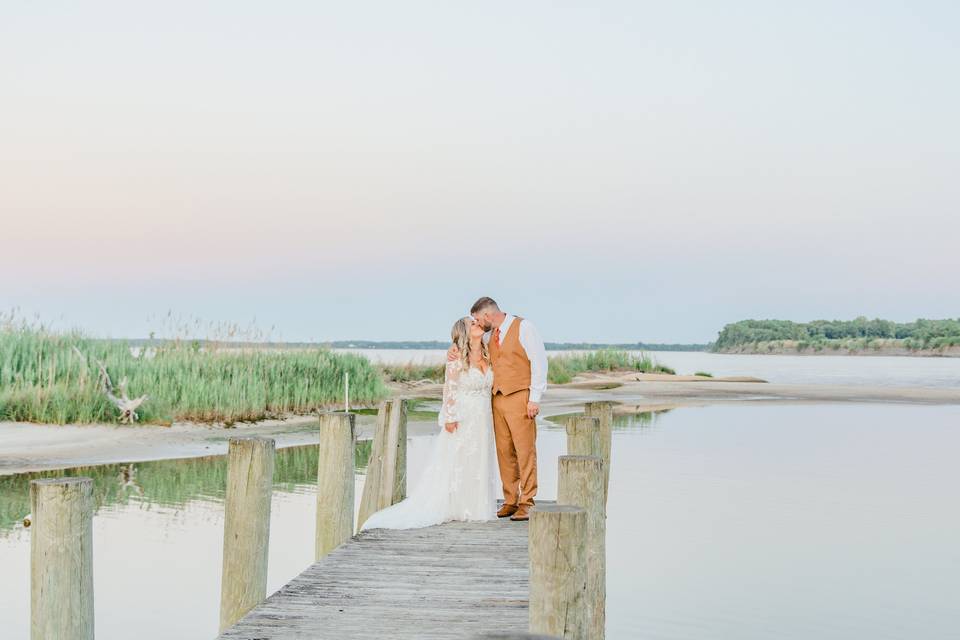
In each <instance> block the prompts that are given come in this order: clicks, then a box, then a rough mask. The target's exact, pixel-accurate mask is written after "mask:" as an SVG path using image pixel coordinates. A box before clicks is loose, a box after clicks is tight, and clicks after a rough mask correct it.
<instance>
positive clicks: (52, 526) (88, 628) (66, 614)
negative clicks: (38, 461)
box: [30, 478, 93, 640]
mask: <svg viewBox="0 0 960 640" xmlns="http://www.w3.org/2000/svg"><path fill="white" fill-rule="evenodd" d="M30 507H31V509H33V520H32V522H31V527H32V528H31V530H30V637H31V639H32V640H48V639H49V638H64V639H69V640H93V480H91V479H90V478H51V479H46V480H34V481H32V482H31V483H30Z"/></svg>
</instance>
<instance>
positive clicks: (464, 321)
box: [450, 318, 490, 371]
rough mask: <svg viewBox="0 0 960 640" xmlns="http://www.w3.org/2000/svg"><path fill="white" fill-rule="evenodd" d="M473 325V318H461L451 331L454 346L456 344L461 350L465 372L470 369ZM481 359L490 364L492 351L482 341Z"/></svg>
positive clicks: (461, 360)
mask: <svg viewBox="0 0 960 640" xmlns="http://www.w3.org/2000/svg"><path fill="white" fill-rule="evenodd" d="M471 324H473V318H460V319H459V320H457V321H456V322H454V323H453V328H452V329H450V340H452V341H453V344H455V345H456V347H457V349H459V350H460V362H461V364H462V365H463V370H464V371H466V370H468V369H469V368H470V355H471V351H470V325H471ZM480 357H481V358H483V359H484V360H486V361H487V362H490V351H489V349H488V348H487V345H486V344H484V342H483V340H481V341H480Z"/></svg>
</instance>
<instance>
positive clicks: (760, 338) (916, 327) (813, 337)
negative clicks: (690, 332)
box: [714, 316, 960, 351]
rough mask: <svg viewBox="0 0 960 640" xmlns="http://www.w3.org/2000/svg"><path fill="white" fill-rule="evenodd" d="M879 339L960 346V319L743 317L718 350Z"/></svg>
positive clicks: (724, 333) (912, 344)
mask: <svg viewBox="0 0 960 640" xmlns="http://www.w3.org/2000/svg"><path fill="white" fill-rule="evenodd" d="M875 339H889V340H903V341H904V344H905V346H906V347H907V348H910V349H929V348H938V347H942V346H951V345H960V319H955V320H954V319H946V320H924V319H919V320H915V321H913V322H904V323H897V322H893V321H891V320H881V319H879V318H875V319H873V320H868V319H867V318H865V317H864V316H860V317H859V318H856V319H854V320H814V321H812V322H792V321H790V320H741V321H740V322H734V323H732V324H728V325H727V326H725V327H724V328H723V329H722V330H721V331H720V335H719V336H718V337H717V341H716V343H715V344H714V349H715V350H717V351H723V350H725V349H732V348H736V347H740V346H743V345H750V344H755V343H758V342H779V341H784V340H792V341H796V342H798V343H800V344H802V345H803V348H807V347H809V346H811V345H814V346H815V345H818V344H823V343H825V342H827V341H837V340H862V341H865V342H866V341H871V340H875Z"/></svg>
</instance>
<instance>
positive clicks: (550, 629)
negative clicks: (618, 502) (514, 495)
mask: <svg viewBox="0 0 960 640" xmlns="http://www.w3.org/2000/svg"><path fill="white" fill-rule="evenodd" d="M528 536H529V537H528V541H527V543H528V549H529V557H530V610H529V614H530V627H529V631H530V633H541V634H547V635H555V636H559V637H561V638H565V639H566V640H586V639H587V638H588V637H589V636H588V625H587V623H588V618H587V606H586V605H587V603H586V600H585V598H584V596H585V593H586V588H587V567H586V557H587V512H586V510H584V509H582V508H580V507H574V506H570V505H542V504H541V505H537V506H536V507H534V509H533V510H532V511H531V513H530V525H529V530H528Z"/></svg>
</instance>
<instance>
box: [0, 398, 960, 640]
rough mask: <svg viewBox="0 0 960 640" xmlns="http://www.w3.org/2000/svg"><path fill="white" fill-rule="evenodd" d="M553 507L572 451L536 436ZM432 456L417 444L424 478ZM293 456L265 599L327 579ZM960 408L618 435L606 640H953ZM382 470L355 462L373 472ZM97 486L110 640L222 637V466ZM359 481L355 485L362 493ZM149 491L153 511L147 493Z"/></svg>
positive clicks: (11, 488) (647, 427) (15, 586)
mask: <svg viewBox="0 0 960 640" xmlns="http://www.w3.org/2000/svg"><path fill="white" fill-rule="evenodd" d="M539 447H540V459H541V486H542V493H541V497H542V498H544V499H550V498H553V497H554V496H555V494H556V457H557V456H558V455H561V454H562V453H563V452H564V447H565V438H564V436H563V434H562V432H560V431H559V430H557V429H555V428H551V426H550V425H544V428H543V429H541V432H540V437H539ZM428 448H429V438H414V439H412V440H411V443H410V450H409V459H410V465H411V474H415V473H416V471H415V470H416V469H418V468H422V464H423V457H424V455H425V453H426V451H427V450H428ZM313 449H314V448H313V447H305V448H297V449H290V450H284V451H282V452H280V453H279V454H278V462H277V476H276V482H277V483H278V488H277V490H276V492H275V495H274V501H273V515H272V523H271V540H270V575H269V585H268V586H269V589H270V590H271V591H272V590H275V589H277V588H278V587H279V586H280V585H282V584H283V583H284V582H285V581H287V580H289V579H290V578H291V577H293V576H294V575H296V574H297V573H299V571H300V570H302V569H303V568H304V567H306V566H307V565H308V564H309V563H310V562H311V560H312V549H313V527H314V522H313V517H314V499H315V496H314V486H313V478H314V475H315V471H316V464H317V458H316V452H315V451H314V450H313ZM957 451H960V407H914V406H901V405H898V406H883V405H837V404H833V405H823V406H820V405H805V406H772V405H762V406H760V405H758V406H749V405H748V406H743V405H737V406H720V407H707V408H690V409H678V410H674V411H670V412H666V413H660V414H656V415H649V414H644V415H641V416H637V417H631V418H629V419H623V420H620V421H619V423H618V425H617V429H616V431H615V433H614V450H613V464H612V473H611V494H610V503H609V518H608V547H607V548H608V554H609V556H608V557H609V562H608V624H609V628H608V637H609V638H612V639H619V638H649V639H662V640H666V639H676V640H687V639H689V640H694V639H703V638H730V639H734V638H736V639H737V640H750V639H754V638H756V639H761V638H763V639H765V640H766V639H768V638H771V637H777V638H787V639H792V638H796V639H797V640H800V639H801V638H802V639H803V640H808V639H809V638H814V637H816V638H819V639H821V640H823V639H833V638H836V639H838V640H839V639H844V640H848V639H850V638H870V639H878V638H924V639H941V638H942V639H946V638H956V637H957V629H960V605H958V604H957V594H958V593H960V547H958V545H957V543H956V541H957V539H958V538H960V512H958V509H957V508H956V490H957V487H958V486H960V466H958V465H957V464H956V463H955V458H956V453H957ZM367 453H368V452H367V451H364V450H361V451H359V452H358V468H361V469H362V467H363V465H364V464H365V455H366V454H367ZM134 468H135V469H136V474H135V476H134V478H133V481H134V484H130V485H128V486H126V487H125V486H124V485H123V480H124V473H123V471H124V470H123V468H122V467H121V466H117V465H112V466H105V467H97V468H94V469H86V470H83V473H84V474H86V475H93V476H94V478H95V480H96V487H97V496H98V500H99V501H100V502H101V504H102V507H101V508H100V510H99V511H98V513H97V515H96V517H95V518H94V562H95V570H94V576H95V577H94V579H95V589H96V607H97V637H98V638H100V639H101V640H104V639H111V638H117V639H119V638H126V637H129V635H130V632H131V630H136V632H137V636H138V637H141V638H144V639H145V640H149V639H153V638H156V639H157V640H160V639H163V640H166V639H168V638H171V637H177V638H184V639H191V638H197V639H201V638H202V639H208V638H211V637H213V636H215V635H216V627H217V607H218V605H219V578H220V576H219V574H220V562H221V555H220V554H221V544H222V535H223V529H222V528H223V505H222V502H221V496H222V487H223V483H224V480H225V470H226V469H225V464H224V459H223V458H204V459H194V460H185V461H165V462H151V463H142V464H137V465H135V467H134ZM29 479H30V478H29V477H27V476H7V477H3V478H0V567H2V571H3V576H4V580H3V581H2V582H0V628H2V629H3V634H2V635H3V637H4V638H14V639H16V638H27V637H28V636H29V629H28V616H29V613H28V610H29V530H27V531H23V530H22V529H18V528H16V527H15V526H13V523H14V522H15V521H16V520H17V519H18V518H19V517H20V516H22V515H23V514H24V513H25V510H28V508H29V506H28V503H27V502H26V500H27V482H28V480H29ZM361 481H362V476H361V475H358V488H359V483H360V482H361ZM141 490H142V494H141Z"/></svg>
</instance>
